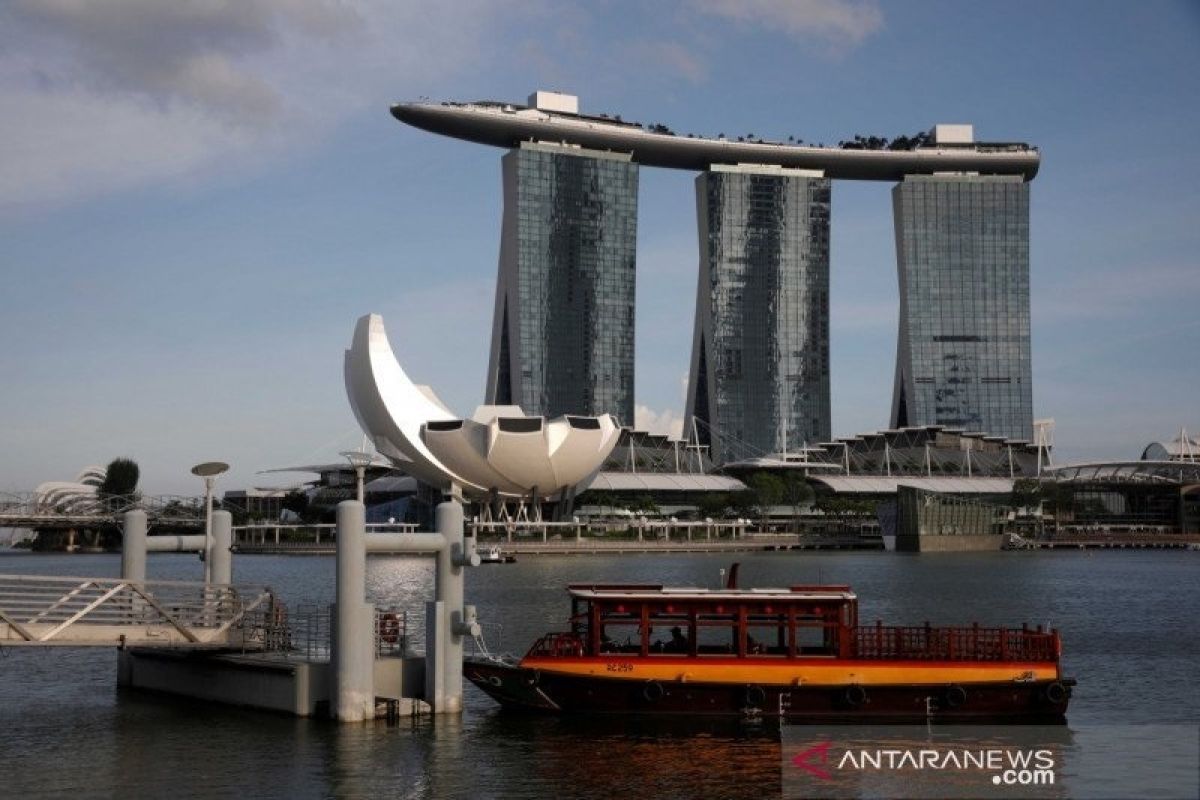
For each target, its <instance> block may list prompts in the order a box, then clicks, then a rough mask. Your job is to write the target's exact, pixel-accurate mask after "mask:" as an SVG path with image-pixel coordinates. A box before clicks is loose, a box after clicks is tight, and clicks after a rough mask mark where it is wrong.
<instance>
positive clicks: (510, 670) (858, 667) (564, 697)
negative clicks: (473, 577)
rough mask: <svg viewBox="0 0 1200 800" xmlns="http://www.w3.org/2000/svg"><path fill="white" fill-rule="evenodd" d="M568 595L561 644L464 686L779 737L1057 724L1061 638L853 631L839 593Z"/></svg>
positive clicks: (596, 590)
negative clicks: (806, 725) (891, 726)
mask: <svg viewBox="0 0 1200 800" xmlns="http://www.w3.org/2000/svg"><path fill="white" fill-rule="evenodd" d="M736 575H737V570H736V565H735V568H734V570H732V571H731V573H730V581H729V583H728V585H727V586H726V587H725V588H723V589H703V588H670V587H666V586H659V585H636V584H628V585H592V584H576V585H571V586H568V587H567V591H568V593H569V595H570V598H571V618H570V629H569V630H566V631H562V632H556V633H548V634H546V635H545V636H543V637H542V638H540V639H538V640H537V642H535V643H534V645H533V646H532V647H531V648H530V649H529V652H528V653H526V655H525V657H524V658H521V659H519V660H517V659H513V658H506V657H499V656H492V655H479V656H473V657H471V658H468V659H467V660H466V661H465V662H464V666H463V670H464V674H465V676H466V677H467V678H468V679H469V680H470V681H471V682H472V683H474V684H475V685H476V686H478V687H479V688H480V689H482V690H483V691H484V692H486V693H487V694H488V695H490V696H491V697H492V698H494V699H495V700H497V701H498V702H499V703H500V704H501V705H502V706H504V707H505V708H511V709H520V710H531V711H546V712H562V713H588V714H622V713H636V714H709V715H729V716H742V717H780V718H783V719H784V720H786V721H788V722H868V721H869V722H925V721H933V722H984V721H986V722H1043V723H1061V722H1064V721H1065V717H1066V711H1067V703H1068V701H1069V699H1070V697H1071V687H1072V686H1074V685H1075V681H1074V680H1071V679H1069V678H1064V677H1063V674H1062V669H1061V665H1060V653H1061V643H1060V639H1059V634H1058V631H1057V630H1044V629H1043V628H1042V627H1041V626H1039V627H1037V628H1030V627H1028V626H1022V627H1020V628H995V627H982V626H980V625H978V624H975V625H968V626H964V627H940V626H931V625H929V624H928V623H926V624H924V625H916V626H904V627H897V626H889V625H884V624H883V623H882V622H876V623H874V624H868V625H861V624H859V619H858V597H857V595H855V594H854V592H852V591H851V590H850V587H848V586H791V587H788V588H780V589H739V588H736V586H737V584H736Z"/></svg>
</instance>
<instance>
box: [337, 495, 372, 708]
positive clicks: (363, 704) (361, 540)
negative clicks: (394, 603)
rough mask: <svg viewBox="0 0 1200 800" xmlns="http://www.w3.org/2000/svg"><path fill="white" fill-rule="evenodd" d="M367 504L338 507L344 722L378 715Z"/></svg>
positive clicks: (339, 687) (340, 691)
mask: <svg viewBox="0 0 1200 800" xmlns="http://www.w3.org/2000/svg"><path fill="white" fill-rule="evenodd" d="M366 535H367V533H366V509H365V507H364V506H363V504H362V503H360V502H358V501H356V500H344V501H342V502H341V503H339V504H338V508H337V594H336V597H337V603H336V604H335V606H334V614H333V618H334V630H333V642H332V644H333V652H332V654H331V659H330V660H331V661H332V667H333V681H334V691H333V698H332V699H333V716H334V717H335V718H336V719H337V720H338V721H339V722H359V721H361V720H364V719H374V717H375V631H374V618H375V609H374V606H371V605H369V604H368V603H366V602H365V600H364V598H365V597H366V592H367V543H366Z"/></svg>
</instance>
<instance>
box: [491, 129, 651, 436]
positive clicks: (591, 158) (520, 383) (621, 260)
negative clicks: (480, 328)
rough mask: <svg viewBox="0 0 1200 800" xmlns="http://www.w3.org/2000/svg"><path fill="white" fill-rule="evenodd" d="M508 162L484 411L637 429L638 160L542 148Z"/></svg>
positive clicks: (533, 146) (517, 151)
mask: <svg viewBox="0 0 1200 800" xmlns="http://www.w3.org/2000/svg"><path fill="white" fill-rule="evenodd" d="M502 163H503V174H504V218H503V224H502V228H501V237H500V266H499V277H498V279H497V283H496V308H495V315H494V318H493V323H492V346H491V356H490V358H489V363H488V378H487V389H486V392H485V395H486V399H485V402H486V403H488V404H490V405H516V406H520V407H521V409H522V410H523V411H524V412H525V413H527V414H531V415H535V416H540V415H545V416H556V415H558V414H577V415H583V416H594V415H597V414H613V415H614V416H616V417H617V418H618V419H619V420H621V422H622V423H624V424H626V425H632V424H633V337H634V277H635V255H636V249H637V187H638V167H637V165H636V164H634V163H633V162H632V161H631V160H630V158H629V156H628V154H617V153H604V152H596V151H588V150H581V149H579V148H570V147H564V146H562V145H557V144H544V143H534V142H522V143H521V144H520V145H519V146H518V147H516V148H514V149H512V150H510V151H509V152H508V153H507V154H506V155H505V156H504V158H503V160H502Z"/></svg>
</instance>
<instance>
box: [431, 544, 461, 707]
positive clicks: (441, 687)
mask: <svg viewBox="0 0 1200 800" xmlns="http://www.w3.org/2000/svg"><path fill="white" fill-rule="evenodd" d="M438 560H439V561H440V560H441V557H440V556H439V557H438ZM449 638H450V637H449V632H448V631H447V630H446V604H445V603H442V602H438V601H436V600H430V601H428V602H426V603H425V702H426V703H428V704H429V709H430V711H432V712H433V713H434V714H441V713H444V712H445V711H446V672H447V670H445V669H444V668H443V666H444V665H445V663H446V644H447V640H448V639H449ZM459 674H460V680H461V669H460V673H459Z"/></svg>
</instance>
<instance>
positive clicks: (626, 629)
mask: <svg viewBox="0 0 1200 800" xmlns="http://www.w3.org/2000/svg"><path fill="white" fill-rule="evenodd" d="M641 651H642V631H641V628H640V626H639V625H638V624H637V623H636V622H606V623H605V624H604V625H603V626H601V628H600V652H601V653H640V652H641Z"/></svg>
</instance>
